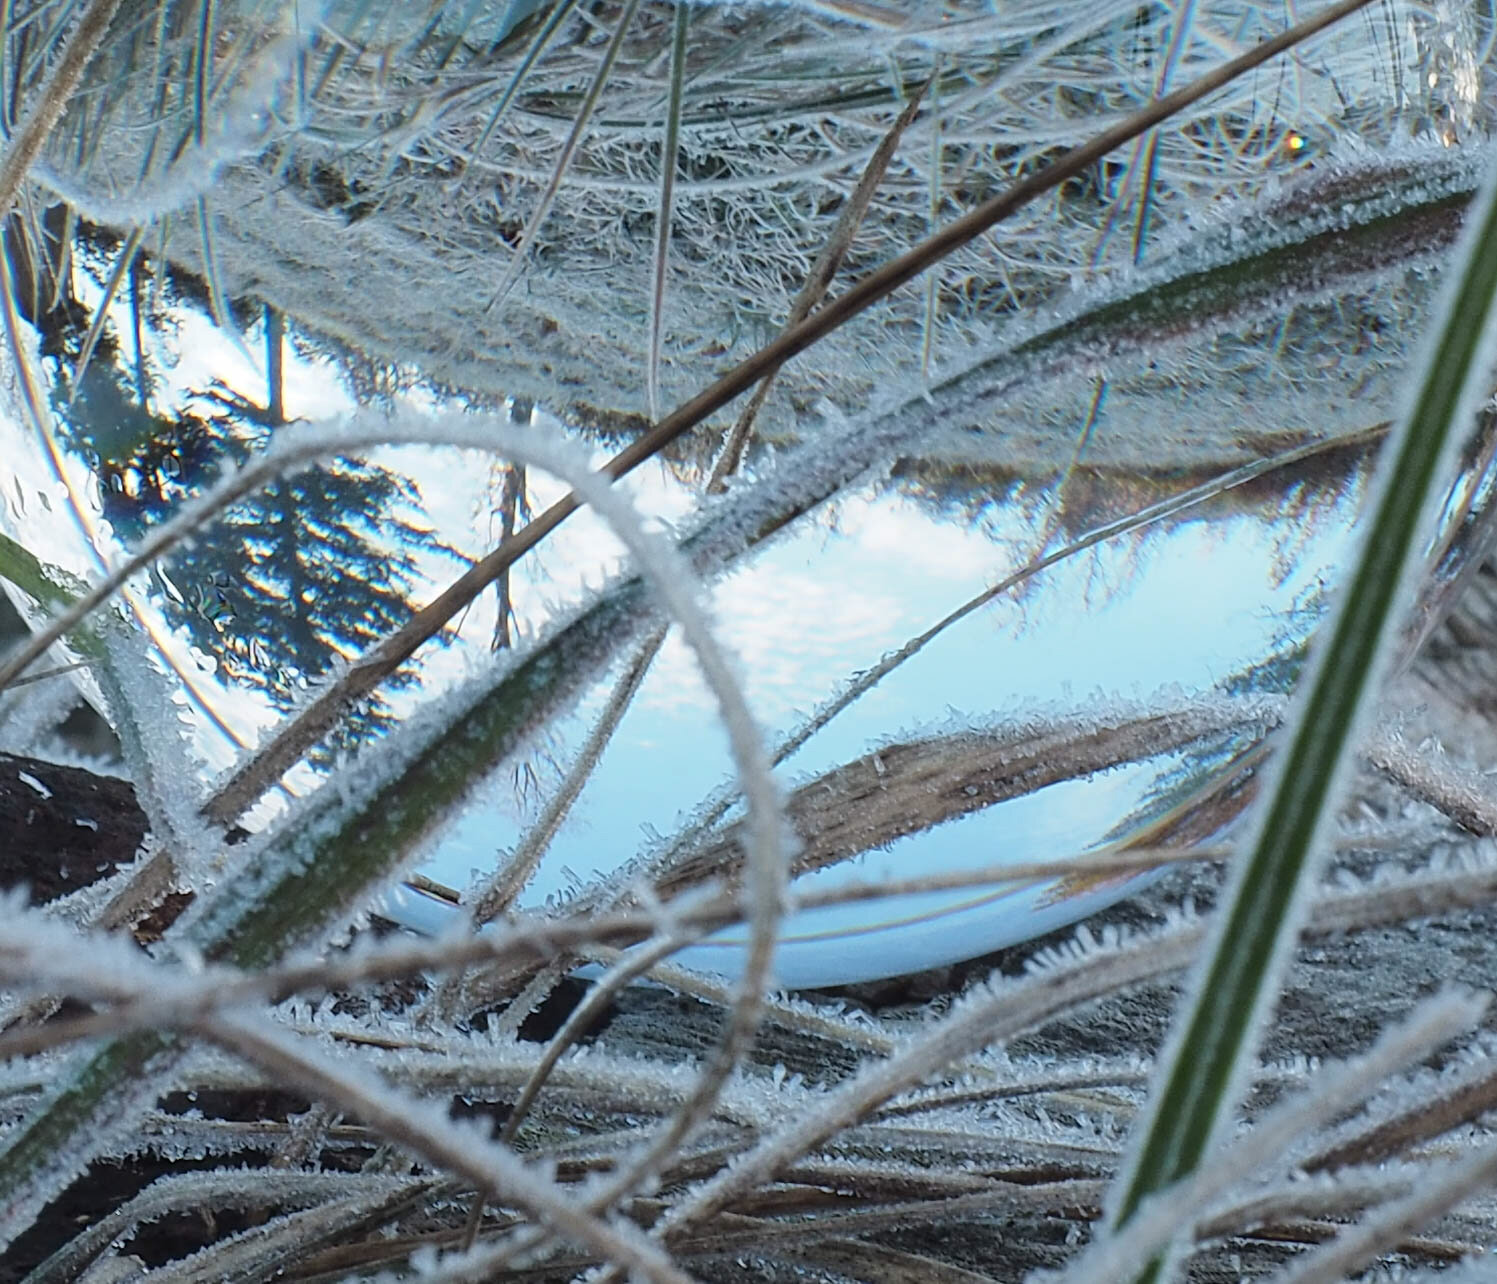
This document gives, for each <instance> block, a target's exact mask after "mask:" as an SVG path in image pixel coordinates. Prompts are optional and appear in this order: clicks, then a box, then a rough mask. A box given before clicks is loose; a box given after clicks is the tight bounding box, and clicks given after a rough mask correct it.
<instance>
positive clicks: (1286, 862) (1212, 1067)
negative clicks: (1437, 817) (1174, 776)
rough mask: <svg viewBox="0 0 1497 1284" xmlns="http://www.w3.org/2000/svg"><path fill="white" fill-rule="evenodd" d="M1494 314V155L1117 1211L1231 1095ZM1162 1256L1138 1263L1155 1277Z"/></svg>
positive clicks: (1126, 1208)
mask: <svg viewBox="0 0 1497 1284" xmlns="http://www.w3.org/2000/svg"><path fill="white" fill-rule="evenodd" d="M1494 313H1497V169H1494V171H1493V172H1492V174H1491V175H1490V176H1489V177H1488V179H1487V181H1486V183H1485V185H1484V186H1483V188H1482V190H1481V192H1480V194H1479V196H1478V198H1477V200H1476V201H1475V202H1474V204H1473V207H1472V210H1471V212H1470V214H1469V216H1468V219H1467V223H1466V229H1465V233H1464V239H1463V242H1462V248H1461V250H1460V251H1459V252H1458V254H1457V256H1456V261H1455V263H1454V264H1453V265H1452V267H1451V269H1450V274H1449V277H1448V279H1447V284H1446V287H1445V296H1444V303H1443V308H1442V310H1441V311H1440V312H1439V313H1437V316H1438V323H1437V328H1436V334H1437V336H1438V338H1437V340H1436V342H1435V343H1434V345H1433V347H1432V348H1431V350H1430V351H1429V353H1428V355H1427V356H1426V357H1425V359H1424V364H1423V368H1422V369H1421V371H1420V372H1419V375H1418V378H1417V381H1416V384H1415V388H1416V391H1415V393H1414V395H1413V397H1412V399H1411V405H1412V409H1410V410H1409V411H1408V412H1407V413H1406V414H1405V415H1404V416H1403V417H1402V418H1401V419H1400V421H1399V423H1398V425H1397V426H1396V427H1395V429H1394V431H1393V433H1392V435H1391V436H1390V438H1389V440H1388V442H1387V443H1386V445H1385V446H1384V447H1383V452H1382V457H1381V459H1380V461H1379V465H1378V480H1377V482H1376V484H1375V486H1374V491H1373V499H1372V502H1371V507H1372V515H1371V517H1370V520H1369V522H1368V529H1367V532H1366V535H1365V536H1364V539H1363V542H1362V545H1361V549H1360V552H1359V554H1358V556H1357V558H1356V562H1355V566H1354V568H1353V569H1352V571H1351V572H1350V576H1349V580H1348V583H1347V585H1346V588H1345V589H1344V590H1343V591H1342V593H1341V595H1340V598H1339V601H1338V602H1337V604H1336V606H1335V607H1334V608H1333V611H1332V615H1331V617H1330V619H1329V620H1328V621H1327V623H1326V625H1325V626H1324V631H1323V633H1322V638H1323V641H1322V642H1321V643H1320V645H1319V646H1318V647H1317V648H1316V650H1315V654H1314V658H1313V660H1312V667H1311V669H1310V672H1309V673H1308V674H1307V676H1306V678H1305V683H1304V688H1303V694H1302V696H1301V697H1300V701H1299V710H1298V716H1297V717H1295V718H1293V719H1292V720H1291V724H1290V725H1291V726H1292V727H1293V731H1292V734H1291V738H1290V740H1289V742H1288V744H1287V745H1285V746H1284V748H1283V750H1282V752H1281V754H1280V756H1279V759H1278V761H1277V762H1276V763H1275V765H1274V771H1273V776H1272V779H1271V787H1270V788H1268V789H1267V790H1266V794H1267V797H1266V799H1265V802H1264V805H1263V807H1262V811H1261V813H1260V815H1259V818H1258V821H1257V826H1256V829H1255V831H1254V833H1253V835H1252V836H1251V838H1250V839H1249V840H1248V842H1247V844H1246V845H1247V846H1248V847H1249V849H1250V855H1249V856H1248V857H1247V859H1246V860H1244V861H1242V862H1241V863H1240V864H1239V866H1238V872H1237V877H1236V882H1235V883H1234V885H1233V887H1232V890H1231V893H1230V895H1229V896H1228V898H1227V900H1226V902H1225V904H1224V906H1223V908H1222V909H1221V911H1220V912H1219V915H1218V918H1217V923H1216V929H1215V937H1214V943H1213V945H1212V947H1211V950H1210V953H1209V957H1208V961H1207V963H1206V965H1205V967H1204V968H1203V969H1202V971H1201V972H1200V974H1199V977H1198V981H1197V984H1196V987H1195V990H1194V993H1193V995H1192V997H1191V999H1190V1002H1189V1007H1188V1010H1187V1012H1186V1014H1185V1016H1184V1017H1183V1019H1182V1022H1181V1024H1180V1026H1179V1031H1180V1033H1179V1034H1178V1036H1177V1042H1176V1044H1175V1045H1174V1050H1173V1054H1172V1057H1171V1059H1170V1062H1169V1064H1168V1065H1167V1066H1166V1068H1165V1072H1164V1073H1163V1074H1162V1075H1161V1077H1160V1081H1159V1082H1160V1084H1161V1086H1160V1087H1159V1088H1158V1089H1157V1091H1156V1093H1155V1096H1154V1100H1153V1102H1152V1105H1151V1108H1150V1110H1149V1112H1148V1115H1147V1125H1146V1132H1145V1135H1144V1139H1143V1144H1142V1146H1141V1148H1140V1149H1139V1151H1138V1153H1137V1155H1136V1157H1135V1159H1134V1162H1133V1165H1132V1167H1131V1170H1130V1171H1129V1172H1128V1173H1127V1176H1126V1178H1125V1180H1124V1181H1123V1182H1122V1183H1121V1196H1120V1197H1119V1199H1118V1201H1117V1204H1116V1211H1115V1213H1114V1220H1115V1221H1116V1222H1117V1223H1119V1224H1121V1223H1123V1222H1126V1221H1127V1220H1128V1219H1129V1218H1130V1217H1131V1216H1132V1215H1133V1214H1134V1212H1135V1211H1137V1209H1138V1207H1139V1205H1140V1203H1141V1202H1142V1201H1143V1200H1144V1199H1145V1198H1147V1197H1148V1196H1149V1195H1151V1194H1152V1193H1154V1192H1155V1191H1159V1190H1162V1189H1164V1188H1165V1187H1166V1186H1169V1185H1170V1184H1171V1183H1173V1182H1175V1181H1178V1180H1179V1179H1180V1178H1182V1177H1183V1176H1185V1175H1186V1174H1187V1173H1189V1172H1191V1171H1192V1170H1193V1169H1194V1168H1195V1167H1196V1166H1197V1165H1198V1164H1199V1163H1200V1161H1201V1159H1202V1157H1203V1156H1204V1155H1205V1153H1206V1151H1207V1149H1208V1147H1209V1146H1210V1145H1211V1143H1212V1141H1213V1139H1214V1138H1215V1137H1216V1135H1217V1133H1218V1131H1219V1129H1220V1127H1221V1124H1222V1122H1223V1120H1224V1119H1225V1117H1226V1116H1227V1114H1228V1112H1229V1110H1230V1108H1231V1107H1232V1105H1233V1103H1234V1101H1235V1099H1236V1095H1237V1088H1238V1085H1239V1084H1240V1083H1241V1080H1242V1068H1243V1066H1244V1065H1245V1064H1246V1062H1247V1059H1248V1058H1249V1057H1250V1055H1251V1053H1252V1051H1253V1046H1254V1034H1255V1031H1256V1029H1257V1027H1258V1025H1259V1022H1260V1020H1261V1018H1262V1016H1263V1014H1264V1012H1265V1010H1266V1009H1267V1007H1268V1005H1269V1004H1270V1002H1271V1001H1272V999H1273V997H1274V995H1275V994H1276V992H1277V984H1278V980H1279V976H1280V972H1281V969H1282V965H1283V962H1284V960H1285V957H1286V954H1287V952H1288V950H1289V948H1290V946H1291V945H1292V942H1293V940H1294V936H1295V932H1296V929H1297V928H1298V925H1299V914H1298V913H1297V909H1298V906H1299V905H1300V904H1301V903H1302V902H1303V899H1304V898H1303V895H1302V893H1303V892H1304V890H1305V889H1306V888H1308V887H1309V885H1310V884H1311V883H1312V881H1313V878H1314V874H1315V871H1316V870H1317V868H1318V861H1317V859H1316V857H1317V855H1318V852H1319V850H1320V848H1321V847H1322V845H1323V844H1322V843H1321V836H1322V834H1323V832H1324V830H1325V829H1326V827H1327V826H1328V825H1329V824H1330V823H1331V820H1332V817H1333V815H1334V811H1335V807H1336V804H1337V802H1338V801H1339V798H1340V788H1339V785H1340V782H1341V780H1342V779H1343V776H1344V772H1345V768H1346V765H1347V763H1348V760H1349V755H1350V753H1351V750H1352V749H1353V747H1354V745H1355V743H1356V737H1357V732H1358V729H1359V728H1360V727H1361V726H1362V724H1363V722H1364V720H1365V718H1366V716H1367V712H1368V710H1369V708H1370V706H1371V705H1372V703H1373V702H1374V700H1375V699H1376V697H1377V695H1378V691H1379V687H1380V683H1381V680H1382V678H1383V676H1384V674H1385V672H1386V669H1387V667H1388V658H1389V654H1390V650H1391V648H1392V646H1393V644H1394V643H1395V642H1396V639H1397V637H1398V632H1399V626H1400V625H1401V623H1402V620H1403V616H1404V614H1405V612H1406V610H1407V608H1408V606H1409V604H1410V602H1411V601H1412V597H1413V588H1414V585H1415V584H1416V582H1417V581H1418V580H1419V578H1420V577H1421V576H1422V574H1423V573H1424V572H1425V570H1426V563H1427V560H1428V555H1427V551H1426V550H1427V548H1428V538H1429V535H1430V526H1431V524H1432V522H1433V520H1434V514H1437V513H1438V511H1439V506H1440V499H1441V495H1442V494H1443V485H1444V482H1445V479H1446V477H1447V475H1448V473H1449V471H1450V470H1449V463H1450V456H1451V454H1452V450H1453V448H1454V445H1455V443H1456V442H1457V440H1458V439H1459V438H1460V437H1461V435H1462V434H1463V433H1464V432H1466V431H1467V430H1468V429H1469V427H1470V424H1471V421H1472V417H1473V414H1474V412H1475V410H1476V407H1477V405H1478V403H1479V399H1480V397H1481V396H1482V395H1483V394H1484V393H1485V392H1486V391H1487V389H1488V387H1489V384H1490V373H1491V366H1492V355H1493V342H1492V338H1493V331H1494ZM1161 1270H1162V1261H1161V1260H1159V1259H1156V1260H1155V1262H1154V1263H1153V1264H1152V1265H1151V1266H1150V1267H1149V1269H1148V1270H1147V1271H1146V1272H1145V1273H1144V1276H1143V1278H1145V1279H1150V1280H1152V1279H1156V1278H1158V1277H1159V1276H1160V1272H1161Z"/></svg>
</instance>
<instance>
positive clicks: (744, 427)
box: [707, 74, 934, 494]
mask: <svg viewBox="0 0 1497 1284" xmlns="http://www.w3.org/2000/svg"><path fill="white" fill-rule="evenodd" d="M932 79H934V74H933V75H932ZM930 83H931V82H930V80H927V81H925V82H924V83H923V84H921V85H920V86H919V87H918V88H917V89H916V90H915V92H914V93H912V94H911V95H910V97H909V101H908V102H906V103H905V105H904V110H903V111H901V112H900V113H899V115H898V116H897V117H896V118H895V120H894V123H893V124H892V125H891V126H890V127H889V132H888V133H887V134H885V135H884V136H883V138H882V139H881V140H880V142H879V145H878V146H877V147H875V148H874V149H873V155H872V156H870V157H869V158H868V164H867V165H866V166H864V167H863V174H862V177H861V178H859V179H858V185H857V186H856V187H855V188H853V192H852V195H851V196H849V197H848V198H847V204H845V205H844V206H843V207H842V212H841V213H840V214H839V215H838V216H837V223H836V226H835V227H833V228H832V234H831V236H830V237H828V238H827V243H826V245H825V246H823V247H822V251H821V253H820V254H819V255H818V256H817V258H816V262H815V263H814V264H813V265H812V267H811V271H810V273H809V275H808V276H807V277H806V281H805V284H804V285H802V286H801V288H800V293H799V294H797V295H796V296H795V302H794V303H793V304H791V306H790V315H789V317H787V318H786V320H785V329H786V331H787V332H788V331H790V330H793V329H794V328H795V327H796V326H798V325H799V324H800V323H801V322H802V321H804V320H805V319H806V318H807V317H808V316H810V315H811V310H812V309H813V308H815V307H817V306H818V305H819V304H820V303H821V301H822V300H823V299H824V298H826V292H827V291H828V290H829V289H830V288H831V285H832V280H833V278H834V277H836V275H837V272H838V270H839V269H840V268H841V267H842V261H843V260H844V259H845V258H846V257H847V252H848V250H850V249H851V248H852V243H853V238H854V237H855V236H857V234H858V228H859V227H861V226H862V224H863V218H864V216H865V215H866V214H867V213H868V206H869V203H870V202H871V201H872V200H873V194H874V192H876V191H877V190H878V185H879V184H880V183H881V182H883V180H884V174H885V173H886V172H887V171H888V168H889V162H890V161H891V160H893V159H894V153H895V151H897V150H898V148H899V142H900V140H901V139H902V138H903V137H904V132H905V130H907V129H908V128H909V127H910V124H911V122H912V121H913V120H914V119H915V116H916V114H917V113H918V112H919V110H920V104H921V103H922V102H923V101H924V100H925V93H926V90H927V89H929V88H930ZM778 372H779V366H771V367H770V368H769V369H768V370H767V371H765V373H764V378H763V379H762V380H760V382H759V386H758V387H757V388H755V389H754V395H753V396H752V397H750V398H749V401H748V405H746V406H745V407H744V408H743V413H742V414H741V415H739V416H738V421H737V422H736V423H735V424H734V425H733V430H732V431H731V432H730V433H729V434H728V440H727V441H726V442H725V443H724V445H723V448H722V454H720V455H719V456H718V457H717V463H715V464H714V465H713V466H712V475H711V476H710V477H709V478H708V479H707V491H708V493H709V494H712V493H720V492H721V491H722V489H723V482H724V479H726V478H727V477H729V476H731V475H732V474H734V473H736V472H737V471H738V469H739V468H740V466H741V465H742V464H743V455H744V452H745V451H746V450H747V449H748V444H749V440H750V439H751V437H752V436H753V432H754V421H755V420H756V419H757V418H758V416H759V410H760V408H761V407H762V406H763V405H764V403H765V401H766V400H767V399H768V397H769V392H770V389H771V388H772V387H773V386H774V377H775V375H776V374H777V373H778Z"/></svg>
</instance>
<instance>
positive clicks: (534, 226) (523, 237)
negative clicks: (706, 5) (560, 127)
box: [484, 0, 640, 312]
mask: <svg viewBox="0 0 1497 1284" xmlns="http://www.w3.org/2000/svg"><path fill="white" fill-rule="evenodd" d="M639 2H640V0H627V3H626V4H625V5H624V9H623V11H622V12H621V13H620V14H619V17H618V25H617V26H616V27H615V28H614V31H613V38H612V39H611V40H610V41H609V42H608V48H607V49H606V50H605V51H604V53H603V61H602V62H601V63H600V64H599V65H598V71H597V74H596V75H595V76H594V77H593V83H592V84H591V85H590V86H589V87H588V91H587V93H586V95H585V96H584V97H583V99H582V103H581V105H580V106H579V107H578V108H577V114H576V117H575V119H574V120H573V121H572V128H571V131H570V133H568V134H567V141H566V142H565V143H564V144H563V145H562V149H561V155H560V156H559V157H557V160H556V168H555V169H554V170H553V171H552V173H551V179H550V181H549V182H548V183H547V184H546V190H545V191H544V192H542V193H541V199H540V201H539V202H538V203H537V204H536V207H535V211H534V212H533V213H532V214H531V216H530V222H529V223H528V224H527V225H526V228H525V230H524V232H522V233H521V234H520V240H519V243H518V244H517V245H516V246H515V248H514V250H513V251H512V252H511V254H510V259H509V264H508V266H506V267H505V269H504V275H503V276H502V277H501V278H500V280H499V287H498V288H497V289H496V290H495V291H494V293H493V296H492V297H491V298H490V299H489V301H488V303H487V304H485V305H484V311H485V312H490V311H492V310H493V309H494V307H495V306H497V305H498V304H499V303H501V302H503V300H504V297H505V296H506V295H507V294H508V293H509V292H510V290H511V289H512V288H513V287H514V284H515V282H516V281H518V280H519V279H520V275H521V273H523V272H524V270H525V263H526V260H527V259H528V258H529V257H530V248H531V246H532V245H533V244H534V243H535V239H536V237H537V236H539V235H540V230H541V225H542V224H543V223H544V222H545V221H546V217H547V215H549V214H550V213H551V206H552V204H553V203H554V202H555V200H556V195H557V193H558V192H560V191H561V183H562V180H563V179H564V178H565V177H566V176H567V171H568V170H569V169H571V167H572V158H573V157H574V156H575V155H576V154H577V148H578V147H579V146H580V145H581V143H582V137H583V135H584V134H586V133H587V127H588V124H589V123H590V122H591V121H592V118H593V112H594V111H595V110H596V109H597V106H598V99H599V98H600V97H601V96H602V94H603V87H604V86H605V85H606V84H607V83H608V78H609V76H611V75H612V74H613V64H614V63H615V62H616V61H617V60H618V56H619V52H620V51H621V50H622V49H623V47H624V37H625V36H627V35H628V34H629V28H630V27H631V26H633V25H634V15H635V14H636V13H638V12H639Z"/></svg>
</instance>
